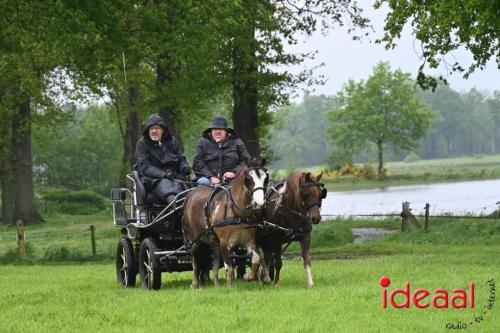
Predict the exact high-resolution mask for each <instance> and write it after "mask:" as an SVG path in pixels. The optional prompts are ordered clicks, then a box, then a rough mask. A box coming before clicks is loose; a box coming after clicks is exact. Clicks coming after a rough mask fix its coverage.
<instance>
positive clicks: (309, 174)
mask: <svg viewBox="0 0 500 333" xmlns="http://www.w3.org/2000/svg"><path fill="white" fill-rule="evenodd" d="M305 180H306V182H309V181H311V173H310V172H308V173H306V174H305Z"/></svg>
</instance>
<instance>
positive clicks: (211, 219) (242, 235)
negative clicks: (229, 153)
mask: <svg viewBox="0 0 500 333" xmlns="http://www.w3.org/2000/svg"><path fill="white" fill-rule="evenodd" d="M264 164H265V160H263V161H260V162H257V161H255V160H253V161H252V162H250V161H249V160H247V161H246V162H245V165H244V166H243V167H242V168H241V169H240V170H239V171H238V173H237V174H236V177H235V178H234V179H233V181H232V182H231V184H230V185H228V186H227V187H223V186H216V187H215V188H212V187H208V186H198V187H197V188H196V189H194V190H193V191H191V192H190V193H189V194H188V195H187V196H186V200H185V202H184V217H183V230H184V235H185V236H186V239H187V242H188V245H190V246H191V262H192V265H193V279H192V283H191V287H193V288H197V287H198V286H199V284H200V279H199V278H200V263H199V262H198V260H197V258H199V257H200V253H199V251H200V250H202V248H203V247H202V246H200V245H202V244H207V245H209V246H210V248H211V249H212V251H213V259H212V272H213V279H214V285H215V286H216V287H218V286H219V276H218V271H219V265H220V257H219V256H220V255H222V259H223V262H224V267H225V271H226V279H227V286H228V287H231V285H232V282H233V279H234V269H233V267H232V264H231V260H230V251H231V249H232V248H235V247H244V248H246V249H247V251H249V252H251V253H252V271H251V272H249V273H247V274H245V277H244V278H245V279H247V280H253V279H255V274H256V273H255V272H256V271H257V269H258V266H259V264H260V263H262V265H260V266H261V268H262V269H263V272H264V273H263V274H264V276H267V279H266V278H264V282H267V283H269V282H270V279H269V273H268V272H267V267H266V265H264V256H263V252H262V250H260V249H258V248H257V246H256V241H255V233H256V229H255V228H253V227H249V224H250V225H251V224H253V223H255V222H257V221H258V220H257V219H256V218H255V214H254V211H256V210H260V209H261V208H262V207H263V205H264V203H265V193H264V192H265V188H266V186H267V182H268V174H267V171H266V169H264V167H263V165H264Z"/></svg>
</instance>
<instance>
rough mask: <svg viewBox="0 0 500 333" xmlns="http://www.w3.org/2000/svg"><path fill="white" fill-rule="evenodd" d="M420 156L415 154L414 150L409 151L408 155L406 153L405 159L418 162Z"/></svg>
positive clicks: (407, 161)
mask: <svg viewBox="0 0 500 333" xmlns="http://www.w3.org/2000/svg"><path fill="white" fill-rule="evenodd" d="M419 159H420V158H419V157H418V155H417V154H415V153H414V152H411V153H409V154H408V155H406V157H405V159H404V160H403V161H404V162H405V163H411V162H416V161H418V160H419Z"/></svg>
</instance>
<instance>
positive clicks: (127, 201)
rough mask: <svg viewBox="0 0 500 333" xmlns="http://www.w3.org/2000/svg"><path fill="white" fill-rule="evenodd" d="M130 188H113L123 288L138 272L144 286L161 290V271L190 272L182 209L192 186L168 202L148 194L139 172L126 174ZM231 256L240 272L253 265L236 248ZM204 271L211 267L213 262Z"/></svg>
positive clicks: (132, 282) (118, 265) (118, 273)
mask: <svg viewBox="0 0 500 333" xmlns="http://www.w3.org/2000/svg"><path fill="white" fill-rule="evenodd" d="M127 179H128V180H129V181H130V184H131V188H130V189H129V188H114V189H112V190H111V199H112V203H113V224H114V225H115V226H116V227H119V228H120V231H121V238H120V240H119V242H118V245H117V249H116V277H117V281H118V283H119V284H121V285H122V286H124V287H134V286H135V284H136V276H137V274H139V277H140V283H141V286H142V287H143V288H145V289H159V288H160V286H161V273H162V272H184V271H191V270H192V264H191V253H190V251H189V248H188V247H186V246H185V241H186V239H185V237H184V234H183V231H182V210H183V206H184V201H185V197H186V195H187V194H188V193H189V192H190V191H192V190H193V189H194V187H192V188H189V189H188V190H186V191H183V192H181V193H179V194H177V195H176V196H175V199H174V200H173V201H172V202H170V203H169V204H165V203H164V202H161V200H159V198H157V197H155V196H154V194H153V193H147V192H146V189H145V187H144V184H143V182H142V180H141V178H140V176H139V174H138V172H137V171H132V173H131V174H129V175H127ZM231 259H232V261H233V264H234V265H236V266H237V267H238V270H239V272H240V273H239V275H241V274H242V273H241V272H244V271H245V269H246V266H248V265H249V264H250V257H249V256H248V255H246V254H244V253H241V251H238V250H236V251H234V252H233V253H232V256H231ZM204 262H206V263H208V264H207V267H204V268H205V270H208V269H210V268H211V265H210V263H209V262H210V261H209V260H205V261H204Z"/></svg>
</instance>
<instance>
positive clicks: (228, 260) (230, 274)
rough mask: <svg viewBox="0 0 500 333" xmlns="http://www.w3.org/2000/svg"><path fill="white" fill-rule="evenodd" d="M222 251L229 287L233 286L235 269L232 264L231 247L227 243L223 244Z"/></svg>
mask: <svg viewBox="0 0 500 333" xmlns="http://www.w3.org/2000/svg"><path fill="white" fill-rule="evenodd" d="M220 252H221V254H222V260H223V261H224V270H225V271H226V282H227V287H228V288H231V287H232V286H233V280H234V270H233V265H231V258H230V253H229V248H228V247H227V246H225V244H221V247H220Z"/></svg>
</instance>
